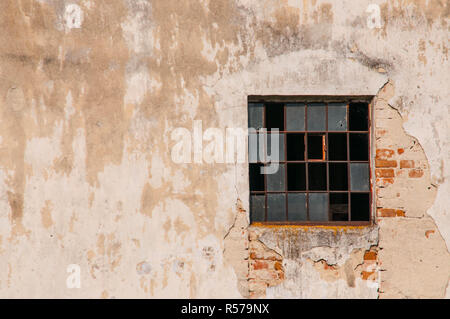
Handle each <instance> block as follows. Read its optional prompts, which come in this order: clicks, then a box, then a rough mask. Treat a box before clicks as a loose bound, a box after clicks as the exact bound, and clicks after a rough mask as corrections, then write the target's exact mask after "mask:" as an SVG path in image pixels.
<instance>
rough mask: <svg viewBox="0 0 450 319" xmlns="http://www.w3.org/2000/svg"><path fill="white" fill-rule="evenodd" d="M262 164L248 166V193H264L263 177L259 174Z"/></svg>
mask: <svg viewBox="0 0 450 319" xmlns="http://www.w3.org/2000/svg"><path fill="white" fill-rule="evenodd" d="M262 166H263V165H262V164H249V171H250V172H249V175H250V191H264V175H263V174H261V167H262Z"/></svg>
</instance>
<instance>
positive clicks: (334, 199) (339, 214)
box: [330, 193, 348, 221]
mask: <svg viewBox="0 0 450 319" xmlns="http://www.w3.org/2000/svg"><path fill="white" fill-rule="evenodd" d="M330 213H331V218H332V220H333V221H347V220H348V193H330Z"/></svg>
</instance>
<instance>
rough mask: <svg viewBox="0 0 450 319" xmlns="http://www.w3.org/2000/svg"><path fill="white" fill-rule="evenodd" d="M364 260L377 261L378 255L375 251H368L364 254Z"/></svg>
mask: <svg viewBox="0 0 450 319" xmlns="http://www.w3.org/2000/svg"><path fill="white" fill-rule="evenodd" d="M364 260H377V253H376V252H375V251H366V252H365V253H364Z"/></svg>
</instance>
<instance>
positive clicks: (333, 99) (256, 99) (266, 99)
mask: <svg viewBox="0 0 450 319" xmlns="http://www.w3.org/2000/svg"><path fill="white" fill-rule="evenodd" d="M373 98H374V96H369V95H356V96H355V95H354V96H344V95H342V96H304V95H298V96H275V95H270V96H255V95H250V96H249V97H248V103H247V105H248V104H249V103H261V104H263V127H264V128H265V127H266V118H265V117H266V111H265V108H266V104H268V103H279V104H283V108H284V114H283V115H284V130H283V131H279V132H278V133H279V134H284V136H283V140H284V160H283V161H279V163H280V164H284V170H285V189H284V191H267V177H266V175H264V191H251V190H250V192H249V196H251V195H264V200H265V205H264V206H265V213H264V216H265V217H264V221H258V222H254V221H251V224H252V225H258V224H261V225H301V226H309V225H311V226H315V225H325V226H327V225H328V226H370V225H373V224H374V223H375V218H374V211H375V210H374V208H373V203H374V200H373V185H374V181H373V176H374V175H373V172H372V170H373V160H372V159H373V156H372V150H373V147H372V140H373V137H372V135H373V129H372V123H373V120H372V119H373ZM317 102H320V103H324V104H325V118H326V124H325V130H324V131H308V104H310V103H317ZM358 102H360V103H367V104H368V119H367V120H368V129H367V131H351V130H350V113H349V105H350V103H358ZM288 103H304V104H305V113H304V120H305V123H304V131H288V130H287V125H286V124H287V122H286V113H287V112H286V104H288ZM329 103H346V112H347V114H346V116H347V127H346V130H344V131H329V130H328V105H329ZM328 133H342V134H344V133H345V134H346V138H347V160H345V161H344V160H334V161H330V160H329V159H328V156H329V148H328ZM358 133H359V134H367V135H368V150H367V151H368V159H367V161H351V160H350V134H358ZM266 134H267V136H268V137H269V136H270V135H269V134H271V133H270V131H267V132H266ZM288 134H304V143H305V150H304V160H302V161H298V160H297V161H288V158H287V135H288ZM308 134H311V135H322V134H323V136H324V139H325V145H323V147H325V148H326V149H325V150H324V151H325V158H324V159H323V160H320V159H312V160H308ZM265 153H266V152H265ZM288 163H304V164H305V179H306V181H305V190H301V191H290V190H288V172H287V169H288ZM309 163H324V164H325V165H326V190H320V191H311V190H309V174H308V173H309V167H308V165H309ZM329 163H346V164H347V178H348V181H347V184H348V187H347V190H343V191H336V190H330V185H329V184H330V183H329ZM350 163H367V164H368V166H369V191H352V190H351V184H350V182H351V181H350ZM290 193H303V194H306V196H305V200H306V216H307V219H308V220H307V221H289V206H288V194H290ZM309 193H326V194H328V203H327V205H328V218H329V219H331V217H332V216H331V210H330V198H331V196H330V194H332V193H347V194H348V208H347V215H348V220H347V221H331V220H329V221H311V220H310V216H309V207H308V205H309ZM352 193H363V194H369V220H368V221H352V220H351V194H352ZM268 194H284V195H285V201H286V202H285V208H286V212H285V213H286V220H285V221H267V217H268V216H267V198H268V196H267V195H268ZM249 203H250V205H251V202H250V201H249ZM250 217H251V216H250Z"/></svg>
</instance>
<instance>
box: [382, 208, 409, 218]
mask: <svg viewBox="0 0 450 319" xmlns="http://www.w3.org/2000/svg"><path fill="white" fill-rule="evenodd" d="M377 215H378V217H405V211H404V210H401V209H392V208H378V209H377Z"/></svg>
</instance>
